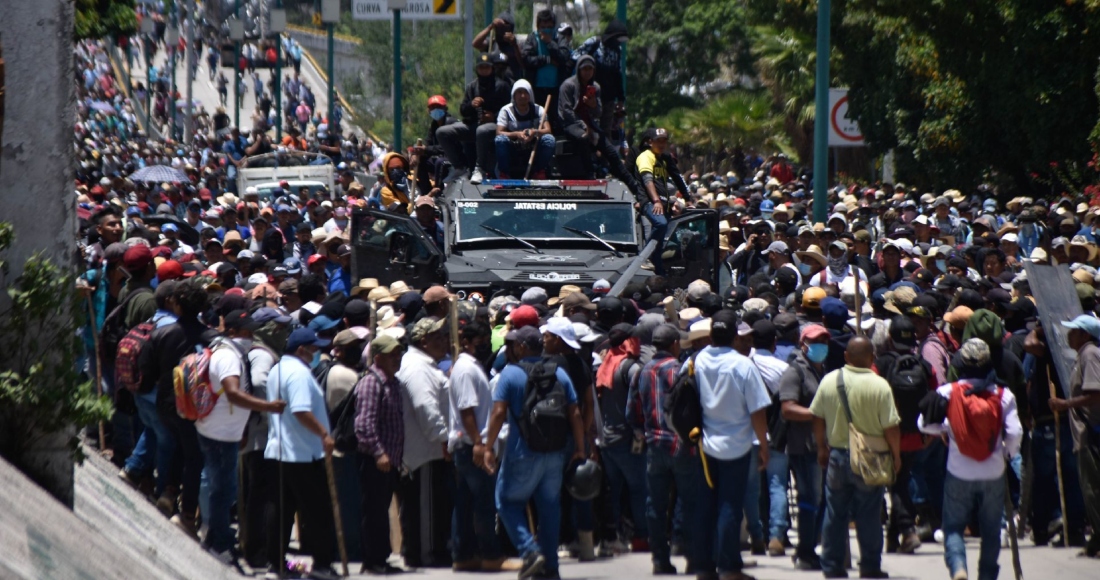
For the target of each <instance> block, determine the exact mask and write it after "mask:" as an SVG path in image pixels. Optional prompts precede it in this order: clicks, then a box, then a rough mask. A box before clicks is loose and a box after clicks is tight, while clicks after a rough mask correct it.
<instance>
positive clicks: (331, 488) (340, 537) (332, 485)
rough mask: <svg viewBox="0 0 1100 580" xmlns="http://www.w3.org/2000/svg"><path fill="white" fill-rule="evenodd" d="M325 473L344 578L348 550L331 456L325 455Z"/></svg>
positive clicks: (346, 570) (346, 572)
mask: <svg viewBox="0 0 1100 580" xmlns="http://www.w3.org/2000/svg"><path fill="white" fill-rule="evenodd" d="M325 472H326V473H327V474H328V495H329V497H330V498H331V499H332V519H333V521H334V522H336V545H337V547H338V548H340V563H341V564H343V566H344V577H345V578H347V577H348V548H347V546H346V545H345V544H344V523H343V521H342V520H341V519H340V498H339V496H337V494H336V474H335V472H334V471H333V469H332V455H329V454H327V453H326V454H325Z"/></svg>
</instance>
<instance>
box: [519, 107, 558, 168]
mask: <svg viewBox="0 0 1100 580" xmlns="http://www.w3.org/2000/svg"><path fill="white" fill-rule="evenodd" d="M552 96H553V95H546V105H545V106H543V108H542V115H540V116H539V126H538V127H536V128H535V132H536V133H537V132H538V130H539V129H542V124H543V123H545V122H546V112H547V111H549V110H550V98H551V97H552ZM540 138H541V137H538V138H536V139H535V143H534V144H533V145H531V158H530V159H528V160H527V171H526V172H525V173H524V174H523V178H524V179H527V178H529V177H531V165H532V164H533V163H534V162H535V153H537V152H538V150H539V143H538V139H540Z"/></svg>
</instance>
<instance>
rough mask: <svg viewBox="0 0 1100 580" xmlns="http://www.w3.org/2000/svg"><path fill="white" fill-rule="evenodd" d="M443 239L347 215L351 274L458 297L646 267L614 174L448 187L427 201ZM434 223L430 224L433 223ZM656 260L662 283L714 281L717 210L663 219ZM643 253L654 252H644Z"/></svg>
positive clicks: (640, 272) (639, 272) (588, 281)
mask: <svg viewBox="0 0 1100 580" xmlns="http://www.w3.org/2000/svg"><path fill="white" fill-rule="evenodd" d="M436 206H437V208H438V213H439V218H438V219H439V221H440V225H441V228H442V233H443V235H442V244H441V245H440V244H438V243H437V242H436V241H434V240H433V235H432V232H431V231H429V230H432V229H435V228H432V226H429V227H428V228H425V227H422V226H421V224H420V222H419V221H417V218H416V216H415V215H404V214H395V213H391V212H386V211H382V210H378V209H365V208H358V209H355V210H354V211H353V212H352V223H351V238H352V249H353V252H352V266H351V267H352V274H353V278H354V280H353V281H355V280H358V279H360V278H365V277H371V278H377V279H378V281H379V282H380V283H382V284H389V283H392V282H394V281H397V280H403V281H404V282H406V283H407V284H408V285H409V286H410V287H412V288H425V287H427V286H430V285H432V284H443V285H446V286H447V287H449V288H450V289H451V291H453V292H456V293H459V294H468V293H471V292H475V291H476V292H479V293H481V294H482V295H484V296H489V295H492V294H493V293H495V292H497V291H499V290H502V289H504V290H511V291H518V290H520V289H522V288H527V287H531V286H541V287H543V288H546V289H547V291H550V292H553V291H556V290H557V288H559V287H560V286H562V285H565V284H573V285H578V286H591V285H592V283H593V282H595V281H596V280H599V279H601V278H602V279H606V280H608V281H610V282H612V283H614V282H616V281H617V280H619V278H621V277H622V276H623V275H624V274H625V273H627V270H628V268H629V269H630V270H631V271H633V272H634V273H633V274H632V281H635V282H644V281H645V280H646V279H648V278H650V277H652V276H653V275H654V273H653V272H652V271H650V270H646V269H640V268H638V267H637V265H635V267H634V268H631V264H632V263H633V262H635V261H638V262H645V261H647V259H648V256H649V254H648V253H646V252H645V248H646V243H645V239H646V231H647V229H648V222H645V220H644V218H641V216H640V214H639V213H638V212H637V211H636V210H635V209H634V196H633V195H632V194H631V192H630V191H629V189H628V188H627V187H626V186H625V185H624V184H623V183H621V182H619V181H617V180H584V181H570V180H543V181H534V180H486V181H484V182H482V183H480V184H478V185H474V184H471V183H469V182H468V181H466V180H465V179H460V180H457V181H455V182H453V183H451V184H450V185H449V186H448V187H447V188H446V189H445V190H444V193H443V195H441V196H440V197H439V198H438V199H437V200H436ZM439 227H440V226H436V228H439ZM664 242H665V243H664V248H663V251H662V257H663V260H664V266H665V271H666V272H665V278H666V279H667V280H668V285H669V287H686V286H687V284H688V283H690V282H691V281H692V280H695V279H698V278H701V279H704V280H707V281H709V282H711V284H712V287H717V282H718V269H719V267H720V265H719V263H718V214H717V212H715V211H714V210H691V211H688V212H685V213H683V214H681V215H677V216H670V219H669V229H668V233H667V234H666V237H665V240H664ZM649 251H650V252H652V251H653V250H652V249H650V250H649Z"/></svg>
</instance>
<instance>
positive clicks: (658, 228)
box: [642, 202, 669, 276]
mask: <svg viewBox="0 0 1100 580" xmlns="http://www.w3.org/2000/svg"><path fill="white" fill-rule="evenodd" d="M664 210H665V211H664V213H662V214H661V215H657V214H655V213H653V203H652V202H650V203H647V204H645V207H643V208H642V213H643V214H644V215H645V218H646V219H647V220H649V225H650V229H649V237H647V238H646V243H647V244H648V243H649V241H650V240H657V247H656V248H654V249H653V253H652V254H650V255H649V261H650V262H652V263H653V272H654V273H655V274H657V275H659V276H663V275H664V273H665V265H664V261H663V260H662V257H661V253H662V252H663V251H664V249H665V234H667V233H668V217H667V216H668V211H669V208H667V207H666V208H664Z"/></svg>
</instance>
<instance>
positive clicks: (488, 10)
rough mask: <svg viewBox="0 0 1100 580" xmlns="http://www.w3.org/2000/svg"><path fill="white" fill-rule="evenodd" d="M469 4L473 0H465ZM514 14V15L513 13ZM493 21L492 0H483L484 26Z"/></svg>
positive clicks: (491, 48)
mask: <svg viewBox="0 0 1100 580" xmlns="http://www.w3.org/2000/svg"><path fill="white" fill-rule="evenodd" d="M467 1H468V2H470V3H471V4H472V3H473V0H467ZM513 16H515V15H513ZM492 23H493V0H485V26H489V25H490V24H492ZM489 50H490V51H491V50H493V47H491V46H490V47H489Z"/></svg>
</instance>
